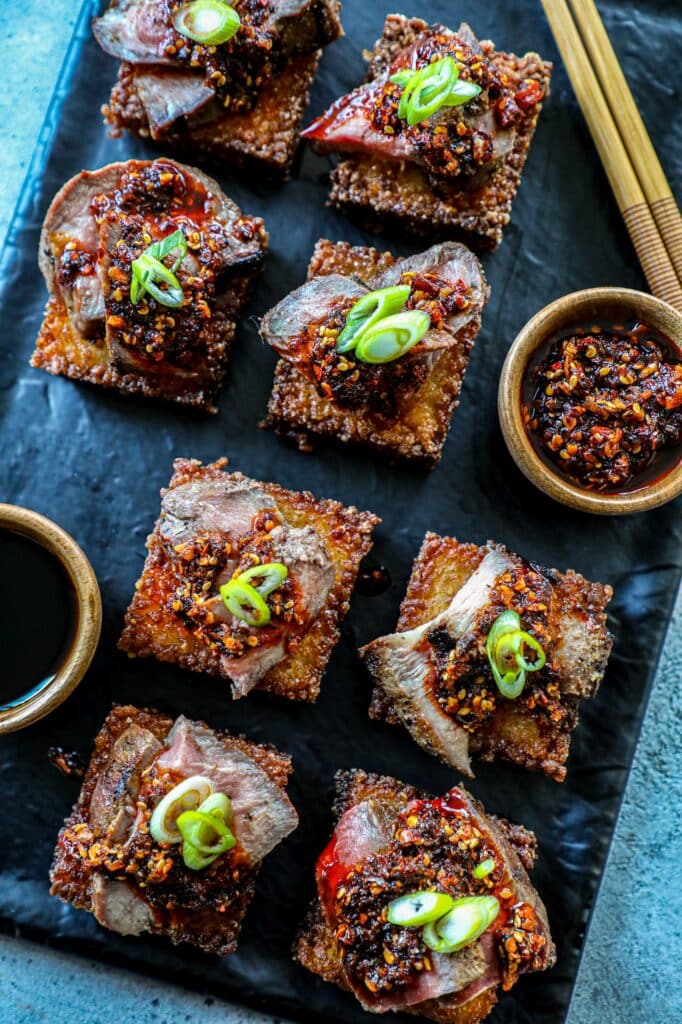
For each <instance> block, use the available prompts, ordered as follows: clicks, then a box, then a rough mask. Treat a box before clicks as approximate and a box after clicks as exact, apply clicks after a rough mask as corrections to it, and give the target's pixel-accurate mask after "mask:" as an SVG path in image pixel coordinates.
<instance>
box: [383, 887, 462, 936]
mask: <svg viewBox="0 0 682 1024" xmlns="http://www.w3.org/2000/svg"><path fill="white" fill-rule="evenodd" d="M453 903H454V900H453V898H452V896H447V895H446V894H445V893H443V892H411V893H408V894H407V895H406V896H399V897H398V899H395V900H393V901H392V902H391V903H389V905H388V913H387V915H386V916H387V919H388V921H389V923H390V924H398V925H402V926H403V927H404V928H418V927H420V926H421V925H423V924H429V922H430V921H437V920H438V918H439V917H443V915H444V914H447V912H448V910H450V909H451V908H452V905H453Z"/></svg>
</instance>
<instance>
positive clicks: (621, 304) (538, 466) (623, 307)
mask: <svg viewBox="0 0 682 1024" xmlns="http://www.w3.org/2000/svg"><path fill="white" fill-rule="evenodd" d="M613 317H617V318H618V320H622V319H623V318H627V319H629V320H631V321H632V320H641V321H642V322H643V323H645V324H646V325H647V326H648V327H651V328H653V329H654V330H656V331H659V332H660V333H661V334H663V335H665V336H666V337H667V338H668V339H669V340H670V341H671V342H673V343H674V344H675V346H676V348H677V349H678V352H679V354H680V357H682V314H680V313H679V312H678V311H677V310H676V309H673V307H672V306H669V305H668V303H667V302H663V301H662V299H657V298H654V296H653V295H647V294H645V293H644V292H638V291H634V290H632V289H631V288H587V289H585V290H584V291H580V292H572V293H571V294H570V295H564V296H563V297H562V298H560V299H556V301H555V302H550V304H549V305H548V306H545V308H544V309H541V310H540V312H539V313H536V314H535V316H534V317H533V318H532V319H531V320H529V321H528V323H527V324H526V326H525V327H524V328H522V330H521V331H520V332H519V334H518V335H517V336H516V338H515V339H514V341H513V343H512V345H511V348H510V349H509V352H508V353H507V358H506V359H505V362H504V366H503V367H502V373H501V375H500V385H499V390H498V396H497V409H498V413H499V417H500V425H501V427H502V433H503V435H504V439H505V442H506V444H507V448H508V449H509V452H510V454H511V456H512V458H513V459H514V462H515V463H516V465H517V466H518V467H519V469H520V470H521V472H522V473H523V474H524V475H525V476H526V477H528V479H529V480H530V481H531V483H534V484H535V486H536V487H539V489H540V490H541V491H544V493H545V494H548V495H549V496H550V498H554V500H555V501H560V502H561V503H562V504H564V505H569V506H570V507H571V508H576V509H579V510H580V511H582V512H593V513H595V514H596V515H607V516H610V515H623V514H626V513H630V512H641V511H643V510H644V509H647V508H654V507H655V506H657V505H663V504H664V503H665V502H666V501H672V499H673V498H676V497H677V496H678V495H679V494H682V445H680V446H679V450H678V452H677V458H676V461H675V463H674V465H673V467H672V468H671V469H670V470H669V472H667V473H666V474H665V475H662V476H661V477H660V478H659V479H653V480H651V481H649V482H645V483H642V485H641V486H639V487H638V486H637V483H636V480H635V481H634V483H633V484H632V485H631V489H630V490H628V489H624V490H623V491H616V492H614V493H611V494H609V493H607V494H603V493H599V492H596V491H589V490H586V489H584V488H582V487H579V486H577V484H574V483H571V481H570V480H568V479H567V478H566V477H564V476H562V475H561V473H560V472H559V470H555V469H553V468H552V466H551V464H550V463H548V462H545V461H544V460H543V459H542V458H541V457H540V455H539V454H538V452H537V451H536V449H535V447H534V445H533V442H532V441H531V439H530V437H529V436H528V432H527V430H526V428H525V426H524V423H523V417H522V412H521V403H522V386H523V381H524V379H525V376H526V372H527V370H528V367H529V364H530V362H531V360H532V358H533V355H534V354H535V352H536V351H537V349H538V348H539V347H540V346H541V345H542V344H543V343H544V342H546V341H547V339H548V338H549V337H550V336H551V335H553V334H555V333H556V332H557V331H561V330H563V329H565V328H569V327H571V326H573V325H576V324H580V323H590V322H597V323H598V322H600V321H603V320H604V319H605V318H613ZM615 322H617V320H616V321H615Z"/></svg>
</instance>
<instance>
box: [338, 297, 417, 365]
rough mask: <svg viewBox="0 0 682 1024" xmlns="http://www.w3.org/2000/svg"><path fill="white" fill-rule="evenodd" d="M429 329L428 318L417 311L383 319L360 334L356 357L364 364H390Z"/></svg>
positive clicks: (408, 311)
mask: <svg viewBox="0 0 682 1024" xmlns="http://www.w3.org/2000/svg"><path fill="white" fill-rule="evenodd" d="M430 326H431V317H430V316H429V314H428V313H425V312H424V311H423V310H420V309H411V310H407V311H406V312H402V313H396V314H395V315H394V316H387V317H384V318H383V319H382V320H380V321H379V322H378V323H376V324H374V326H373V327H370V328H369V329H368V330H364V331H363V332H362V335H361V337H360V340H359V341H358V344H357V347H356V349H355V354H356V356H357V358H358V359H359V360H361V362H363V363H390V362H392V361H393V360H394V359H400V357H401V356H404V355H405V354H406V353H407V352H409V351H410V349H411V348H414V346H415V345H417V344H418V343H419V342H420V341H421V340H422V338H423V337H424V335H425V334H426V332H427V331H428V329H429V327H430Z"/></svg>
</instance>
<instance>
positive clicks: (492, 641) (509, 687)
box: [485, 609, 547, 700]
mask: <svg viewBox="0 0 682 1024" xmlns="http://www.w3.org/2000/svg"><path fill="white" fill-rule="evenodd" d="M524 647H529V648H530V649H531V650H532V651H533V652H534V653H535V655H536V658H535V660H534V661H528V659H527V658H526V657H525V656H524ZM485 648H486V654H487V656H488V661H489V663H490V669H491V672H492V675H493V679H494V680H495V684H496V686H497V688H498V690H499V691H500V693H501V694H502V696H503V697H507V699H509V700H515V699H516V697H518V696H520V694H521V693H522V691H523V688H524V686H525V685H526V673H527V672H537V671H538V670H539V669H541V668H542V667H543V666H544V665H545V663H546V661H547V656H546V654H545V652H544V650H543V648H542V647H541V645H540V644H539V643H538V641H537V640H536V639H535V637H534V636H531V634H530V633H527V632H526V631H525V630H523V629H521V619H520V618H519V616H518V614H517V613H516V612H515V611H512V610H511V609H508V610H507V611H505V612H502V614H501V615H498V617H497V618H496V619H495V621H494V623H493V624H492V627H491V629H490V632H489V633H488V636H487V639H486V645H485Z"/></svg>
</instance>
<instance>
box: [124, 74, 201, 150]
mask: <svg viewBox="0 0 682 1024" xmlns="http://www.w3.org/2000/svg"><path fill="white" fill-rule="evenodd" d="M135 89H136V92H137V95H138V97H139V100H140V103H141V104H142V106H143V107H144V111H145V114H146V115H147V121H148V122H149V131H150V133H151V137H152V138H153V139H160V138H162V137H163V135H164V134H165V133H166V132H167V131H168V130H169V129H170V128H171V127H172V126H173V124H174V123H175V122H176V121H177V120H179V119H180V118H181V117H189V116H190V115H192V114H196V113H197V111H199V110H203V109H204V108H205V107H206V106H207V104H209V103H213V101H214V100H215V92H214V90H213V89H211V87H210V85H208V84H207V83H206V80H205V78H204V77H203V75H197V74H193V73H192V72H191V71H185V70H184V69H182V68H163V67H152V68H146V67H144V68H141V69H139V70H138V72H137V74H136V75H135Z"/></svg>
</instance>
